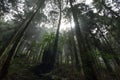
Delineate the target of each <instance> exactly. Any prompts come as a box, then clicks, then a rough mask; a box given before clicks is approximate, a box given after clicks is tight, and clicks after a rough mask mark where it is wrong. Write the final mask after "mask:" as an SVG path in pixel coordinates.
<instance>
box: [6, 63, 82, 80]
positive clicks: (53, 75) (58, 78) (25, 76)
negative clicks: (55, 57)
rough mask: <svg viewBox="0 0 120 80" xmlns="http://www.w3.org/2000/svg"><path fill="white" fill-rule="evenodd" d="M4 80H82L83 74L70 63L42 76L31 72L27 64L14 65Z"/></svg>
mask: <svg viewBox="0 0 120 80" xmlns="http://www.w3.org/2000/svg"><path fill="white" fill-rule="evenodd" d="M4 80H81V76H80V73H79V72H78V71H77V70H76V68H75V67H74V66H71V65H68V64H67V65H61V66H59V67H57V68H56V69H54V70H53V71H51V72H50V73H47V74H43V75H42V76H41V77H40V76H37V75H35V74H34V73H33V72H31V71H30V69H29V68H28V67H27V66H26V67H25V66H24V67H22V66H17V65H12V66H11V67H10V69H9V73H8V75H7V77H6V78H5V79H4Z"/></svg>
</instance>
